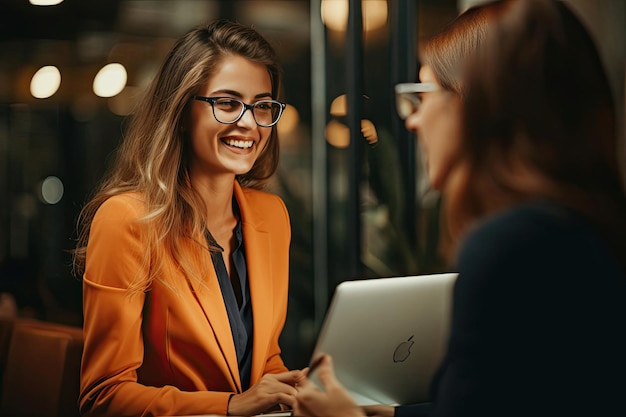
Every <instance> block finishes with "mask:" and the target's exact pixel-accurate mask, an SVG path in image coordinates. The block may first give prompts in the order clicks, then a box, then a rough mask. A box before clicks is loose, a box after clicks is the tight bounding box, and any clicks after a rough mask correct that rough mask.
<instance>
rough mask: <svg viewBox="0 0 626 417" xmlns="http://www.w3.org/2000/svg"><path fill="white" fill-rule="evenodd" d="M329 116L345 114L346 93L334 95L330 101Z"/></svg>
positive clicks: (346, 109) (346, 111)
mask: <svg viewBox="0 0 626 417" xmlns="http://www.w3.org/2000/svg"><path fill="white" fill-rule="evenodd" d="M330 114H331V116H338V117H339V116H345V115H347V114H348V106H347V105H346V95H345V94H342V95H340V96H337V97H335V99H334V100H333V101H332V102H331V103H330Z"/></svg>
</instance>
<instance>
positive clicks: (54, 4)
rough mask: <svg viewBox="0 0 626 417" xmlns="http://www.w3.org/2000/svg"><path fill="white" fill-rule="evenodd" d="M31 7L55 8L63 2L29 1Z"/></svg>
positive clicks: (60, 0) (53, 0)
mask: <svg viewBox="0 0 626 417" xmlns="http://www.w3.org/2000/svg"><path fill="white" fill-rule="evenodd" d="M29 1H30V4H32V5H33V6H56V5H57V4H59V3H63V0H29Z"/></svg>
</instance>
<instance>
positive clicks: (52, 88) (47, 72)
mask: <svg viewBox="0 0 626 417" xmlns="http://www.w3.org/2000/svg"><path fill="white" fill-rule="evenodd" d="M60 86H61V72H59V69H58V68H57V67H55V66H52V65H48V66H45V67H41V68H39V70H38V71H37V72H36V73H35V75H33V78H32V79H31V80H30V94H31V95H32V96H33V97H35V98H48V97H52V96H53V95H54V93H56V92H57V91H58V89H59V87H60Z"/></svg>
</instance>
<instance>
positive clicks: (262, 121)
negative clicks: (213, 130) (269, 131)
mask: <svg viewBox="0 0 626 417" xmlns="http://www.w3.org/2000/svg"><path fill="white" fill-rule="evenodd" d="M244 106H245V104H244V103H243V102H242V101H240V100H235V99H232V98H220V99H217V100H215V103H214V104H213V111H214V114H215V118H216V119H217V120H218V121H219V122H222V123H234V122H235V121H237V120H238V119H239V118H240V117H241V116H242V115H243V112H244V110H245V107H244ZM251 106H252V108H251V111H252V114H253V116H254V120H255V121H256V122H257V124H259V125H261V126H271V125H273V124H274V123H276V122H277V121H278V119H279V118H280V114H281V110H282V106H281V104H280V103H279V102H277V101H274V100H260V101H257V102H256V103H254V104H252V105H251Z"/></svg>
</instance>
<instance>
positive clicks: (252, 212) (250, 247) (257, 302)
mask: <svg viewBox="0 0 626 417" xmlns="http://www.w3.org/2000/svg"><path fill="white" fill-rule="evenodd" d="M235 198H237V202H238V204H239V209H240V211H241V221H242V228H243V236H244V245H245V249H246V262H247V267H248V285H249V286H250V298H251V300H252V314H253V317H254V342H253V343H254V344H253V349H252V370H251V375H250V382H251V384H254V383H255V382H257V381H258V380H259V379H260V378H261V376H262V375H263V370H264V369H265V360H266V352H267V347H268V345H269V343H270V340H271V337H272V329H271V326H272V323H271V317H268V312H271V311H272V306H273V303H274V297H273V291H272V287H271V285H269V283H270V282H271V281H270V280H268V277H270V276H271V273H272V269H271V252H270V245H269V234H268V232H267V230H266V228H265V226H264V224H263V216H262V214H260V213H259V212H258V211H257V210H256V208H255V207H253V206H252V205H251V204H250V203H249V202H248V201H247V200H246V196H245V193H244V192H243V190H242V189H241V186H240V185H239V183H235Z"/></svg>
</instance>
